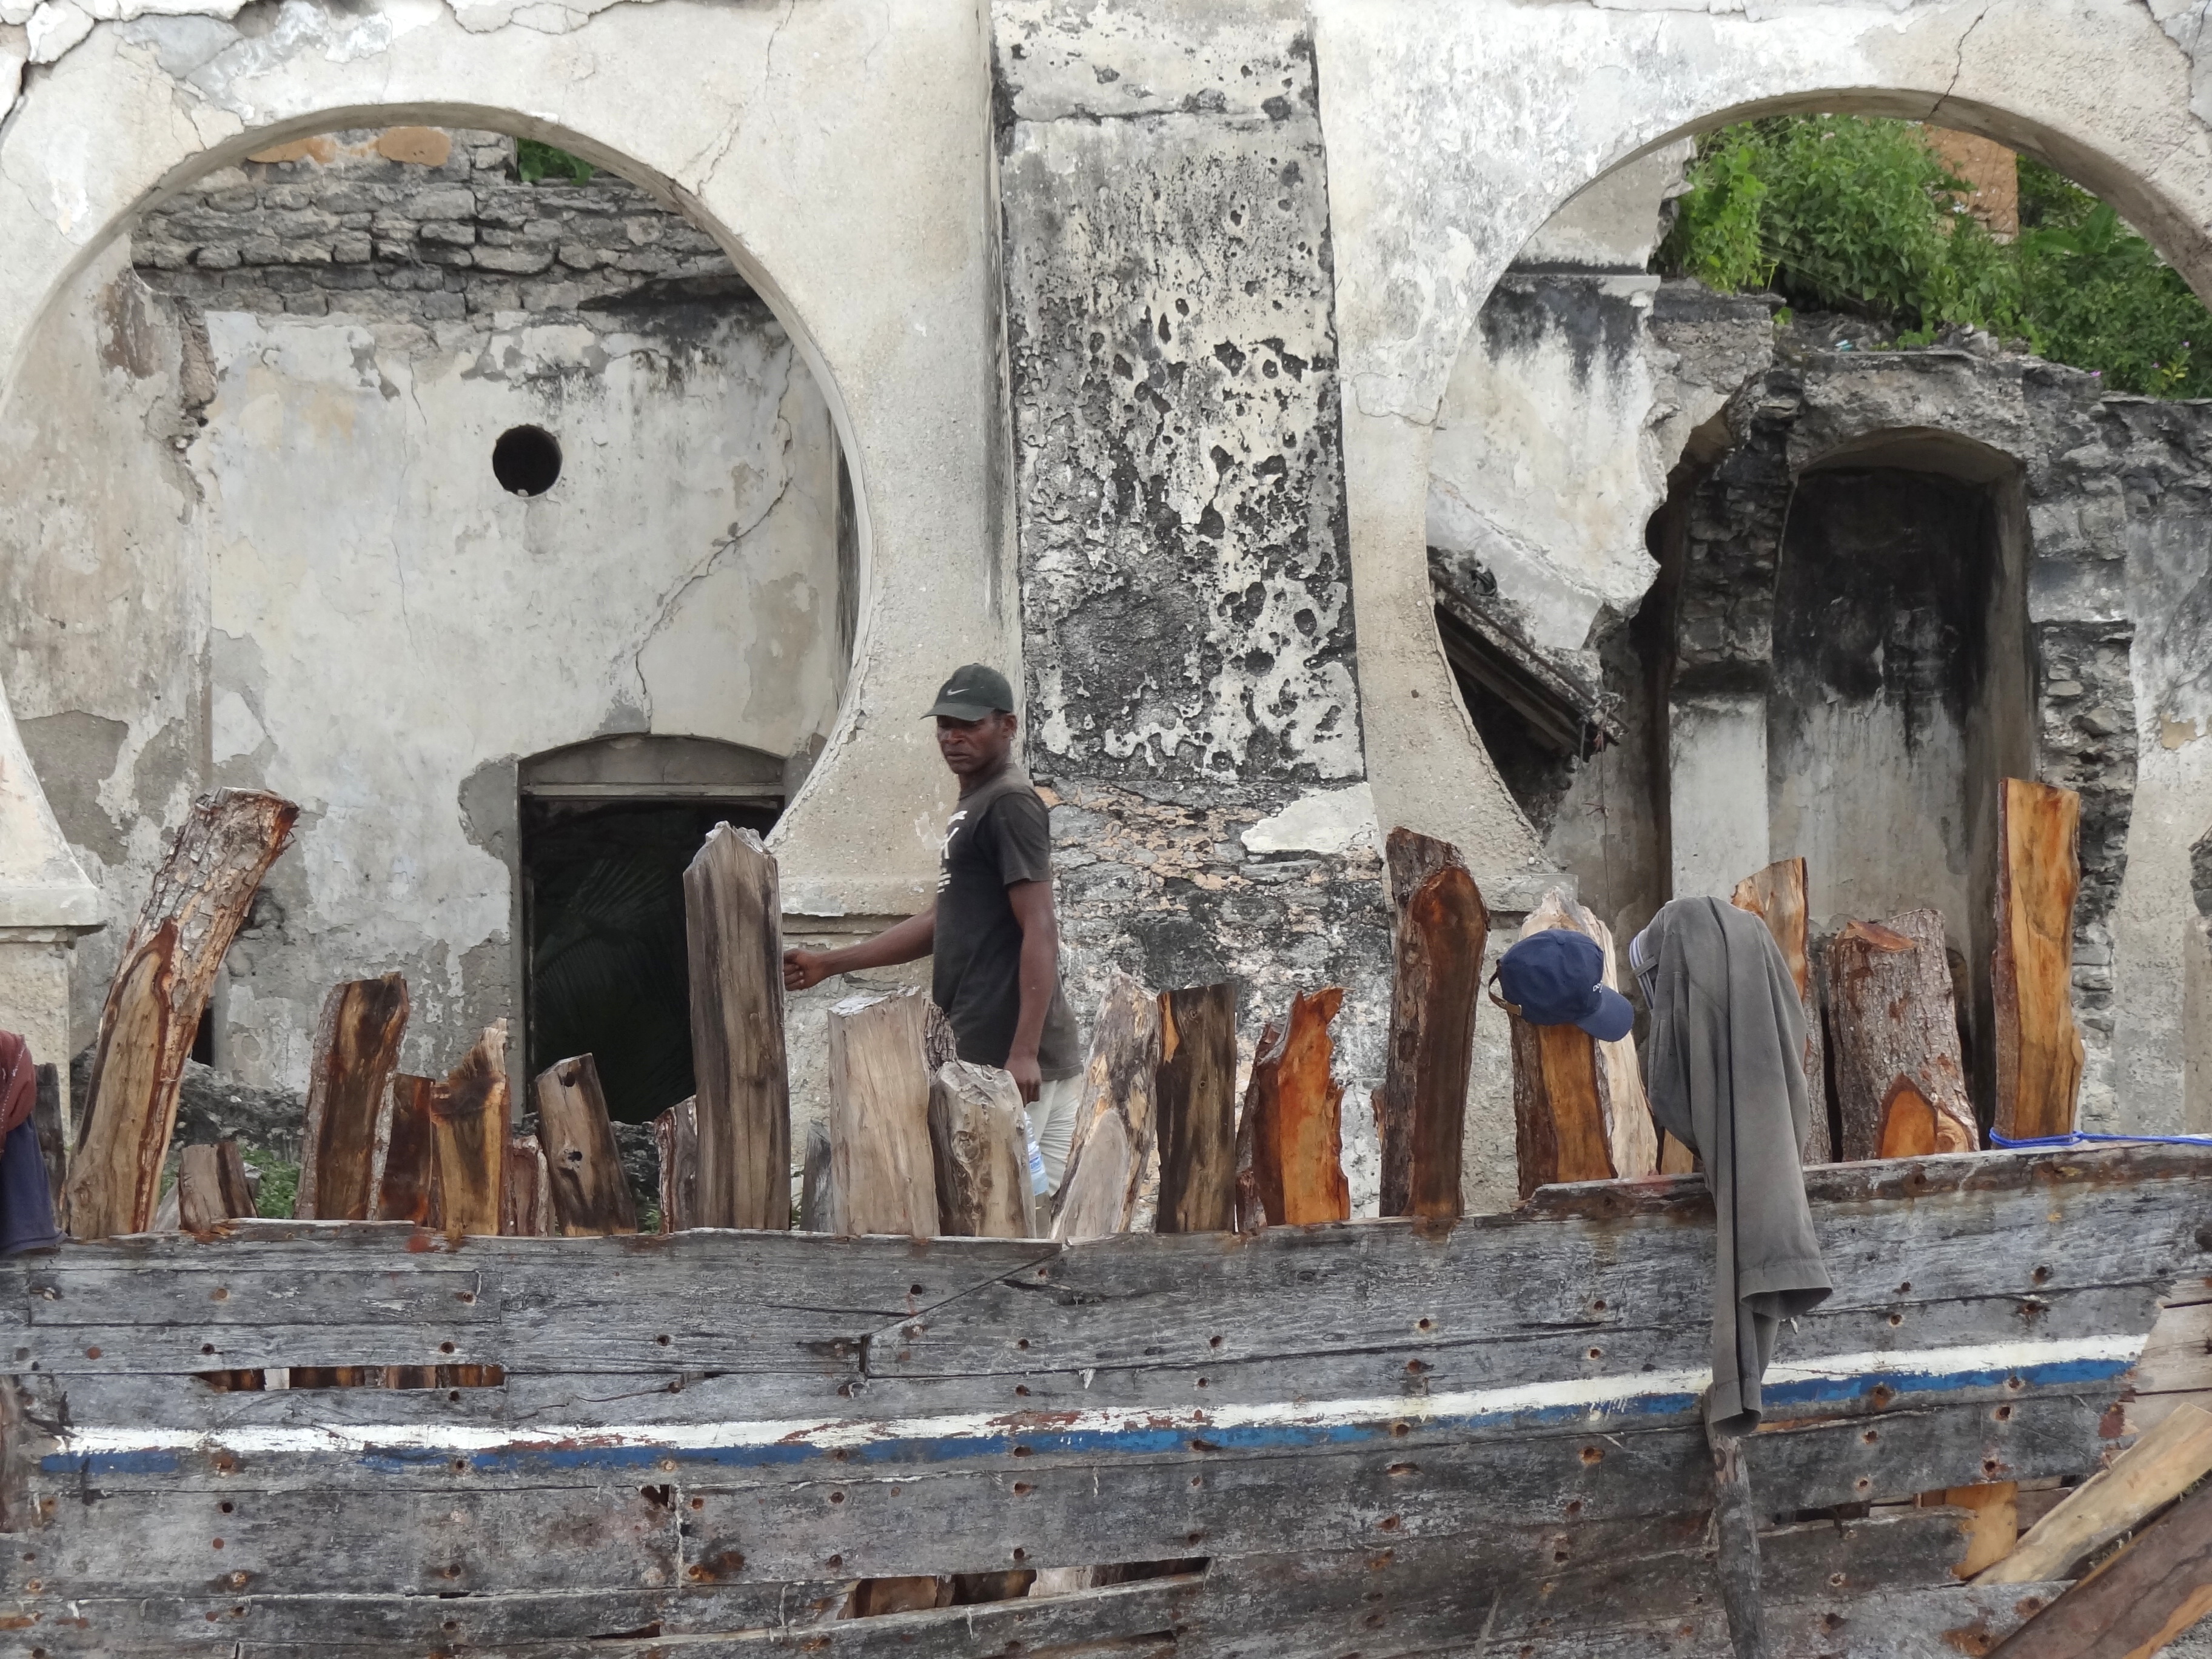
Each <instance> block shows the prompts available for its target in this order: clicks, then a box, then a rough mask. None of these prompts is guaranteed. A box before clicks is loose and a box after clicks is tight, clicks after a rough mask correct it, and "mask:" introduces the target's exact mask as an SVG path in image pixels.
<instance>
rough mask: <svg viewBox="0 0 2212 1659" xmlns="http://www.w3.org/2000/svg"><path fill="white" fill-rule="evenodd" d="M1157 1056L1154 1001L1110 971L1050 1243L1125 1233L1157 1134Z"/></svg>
mask: <svg viewBox="0 0 2212 1659" xmlns="http://www.w3.org/2000/svg"><path fill="white" fill-rule="evenodd" d="M1159 1053H1160V1003H1159V999H1158V997H1157V996H1155V995H1154V994H1152V992H1150V991H1148V990H1146V988H1145V987H1144V986H1142V985H1141V984H1139V982H1138V981H1135V980H1133V979H1132V978H1131V977H1130V976H1129V975H1127V974H1125V973H1122V972H1121V970H1120V969H1115V970H1114V971H1113V972H1112V973H1109V975H1107V978H1106V992H1105V994H1104V995H1103V997H1101V998H1100V999H1099V1003H1098V1018H1097V1024H1096V1025H1095V1026H1094V1027H1093V1029H1092V1031H1091V1060H1090V1063H1089V1065H1088V1066H1086V1067H1085V1071H1084V1073H1083V1098H1082V1102H1081V1103H1080V1104H1079V1105H1078V1106H1077V1108H1076V1109H1075V1130H1074V1133H1073V1136H1072V1137H1071V1139H1069V1142H1068V1148H1067V1164H1066V1169H1065V1170H1064V1172H1063V1173H1062V1175H1061V1177H1060V1191H1059V1193H1058V1194H1056V1195H1055V1197H1054V1205H1053V1217H1052V1236H1053V1237H1054V1238H1057V1239H1062V1240H1066V1241H1068V1242H1071V1243H1072V1242H1073V1241H1076V1240H1079V1239H1085V1238H1099V1237H1104V1236H1105V1235H1106V1234H1108V1233H1123V1232H1127V1231H1129V1224H1130V1222H1131V1221H1132V1220H1133V1219H1134V1218H1135V1216H1136V1212H1137V1196H1138V1194H1139V1192H1140V1191H1141V1190H1142V1188H1143V1186H1144V1180H1145V1166H1146V1162H1147V1161H1148V1160H1149V1159H1150V1158H1151V1157H1152V1146H1153V1138H1154V1135H1155V1133H1157V1121H1156V1118H1155V1115H1154V1112H1153V1109H1152V1091H1153V1090H1154V1089H1155V1088H1156V1087H1157V1086H1158V1068H1159Z"/></svg>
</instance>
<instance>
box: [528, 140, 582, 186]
mask: <svg viewBox="0 0 2212 1659" xmlns="http://www.w3.org/2000/svg"><path fill="white" fill-rule="evenodd" d="M514 170H515V172H516V173H518V174H519V175H520V177H521V179H522V182H523V183H524V184H526V185H534V184H537V183H538V182H539V181H540V180H541V179H562V180H565V181H566V182H568V183H569V184H572V185H580V184H583V183H584V182H586V180H587V179H590V178H591V176H592V174H593V173H597V172H598V171H599V169H598V168H597V167H593V166H592V164H591V163H590V162H589V161H585V160H584V159H583V158H582V157H581V156H580V155H569V154H568V151H567V150H565V149H554V148H553V146H552V145H550V144H546V143H539V142H538V140H537V139H535V138H518V139H516V140H515V141H514Z"/></svg>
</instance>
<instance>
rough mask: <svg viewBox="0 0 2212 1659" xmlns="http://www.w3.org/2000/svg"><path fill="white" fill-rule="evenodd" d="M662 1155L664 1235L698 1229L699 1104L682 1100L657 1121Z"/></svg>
mask: <svg viewBox="0 0 2212 1659" xmlns="http://www.w3.org/2000/svg"><path fill="white" fill-rule="evenodd" d="M653 1149H654V1150H655V1151H656V1152H659V1154H660V1231H663V1232H664V1233H672V1232H679V1231H682V1230H683V1229H684V1228H686V1227H696V1226H697V1225H699V1223H698V1212H699V1103H698V1100H697V1099H696V1097H694V1098H692V1099H689V1100H681V1101H678V1102H677V1103H676V1104H675V1105H673V1106H671V1107H670V1108H669V1109H667V1110H666V1111H665V1112H663V1113H662V1114H661V1115H659V1117H657V1118H655V1119H653Z"/></svg>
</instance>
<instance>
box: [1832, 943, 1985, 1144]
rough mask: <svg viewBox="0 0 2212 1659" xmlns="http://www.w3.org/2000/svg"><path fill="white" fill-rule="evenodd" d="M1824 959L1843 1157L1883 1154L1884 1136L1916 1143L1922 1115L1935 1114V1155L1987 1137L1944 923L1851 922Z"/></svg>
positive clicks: (1894, 1141) (1931, 1130) (1932, 1123)
mask: <svg viewBox="0 0 2212 1659" xmlns="http://www.w3.org/2000/svg"><path fill="white" fill-rule="evenodd" d="M1827 959H1828V1008H1829V1012H1830V1015H1831V1017H1832V1021H1833V1024H1834V1032H1833V1035H1834V1037H1835V1042H1836V1106H1837V1116H1838V1121H1839V1122H1840V1123H1841V1125H1842V1128H1843V1145H1842V1146H1840V1147H1838V1149H1837V1150H1838V1154H1839V1155H1840V1156H1841V1157H1842V1158H1844V1160H1845V1161H1847V1162H1855V1161H1857V1160H1858V1159H1861V1158H1880V1157H1881V1156H1883V1153H1882V1150H1881V1149H1882V1146H1883V1144H1884V1142H1885V1140H1886V1139H1887V1140H1888V1141H1889V1142H1890V1143H1891V1144H1893V1145H1915V1144H1917V1140H1918V1139H1919V1138H1920V1137H1921V1136H1922V1134H1923V1130H1922V1128H1921V1127H1920V1126H1919V1122H1918V1119H1917V1115H1916V1114H1917V1112H1918V1111H1920V1110H1921V1109H1923V1108H1924V1109H1927V1110H1929V1112H1930V1113H1932V1118H1931V1121H1930V1122H1929V1126H1928V1127H1927V1128H1926V1130H1925V1131H1924V1133H1926V1134H1929V1135H1932V1136H1933V1138H1934V1140H1935V1143H1936V1144H1935V1148H1934V1150H1936V1151H1937V1152H1971V1151H1972V1150H1973V1148H1974V1147H1975V1146H1977V1145H1978V1142H1979V1139H1980V1137H1979V1135H1978V1132H1977V1131H1976V1128H1975V1125H1974V1109H1973V1105H1972V1102H1970V1101H1969V1100H1968V1099H1967V1097H1966V1066H1965V1062H1964V1060H1962V1058H1961V1056H1960V1048H1959V1017H1958V1007H1957V1003H1956V1002H1955V1000H1954V995H1953V991H1952V986H1951V964H1950V960H1949V957H1948V956H1947V955H1946V953H1945V951H1944V948H1943V918H1942V916H1941V915H1937V914H1936V912H1935V911H1933V910H1908V911H1906V912H1905V914H1904V915H1901V916H1893V917H1891V918H1890V919H1889V921H1887V922H1875V921H1853V922H1850V923H1847V924H1846V925H1845V926H1844V929H1843V931H1842V932H1841V933H1838V934H1837V935H1836V936H1835V938H1834V939H1832V940H1830V941H1829V944H1828V957H1827ZM1916 1102H1917V1103H1918V1104H1917V1105H1916ZM1893 1112H1895V1113H1896V1114H1897V1115H1898V1121H1897V1124H1896V1126H1895V1128H1894V1131H1893V1132H1892V1131H1891V1127H1890V1117H1891V1115H1892V1113H1893Z"/></svg>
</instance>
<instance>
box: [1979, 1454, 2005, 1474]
mask: <svg viewBox="0 0 2212 1659" xmlns="http://www.w3.org/2000/svg"><path fill="white" fill-rule="evenodd" d="M2003 1467H2004V1465H2003V1464H2002V1463H2000V1462H1997V1460H1996V1458H1994V1457H1984V1459H1983V1460H1982V1473H1983V1474H1996V1472H1997V1471H1998V1470H1999V1469H2001V1468H2003Z"/></svg>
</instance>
